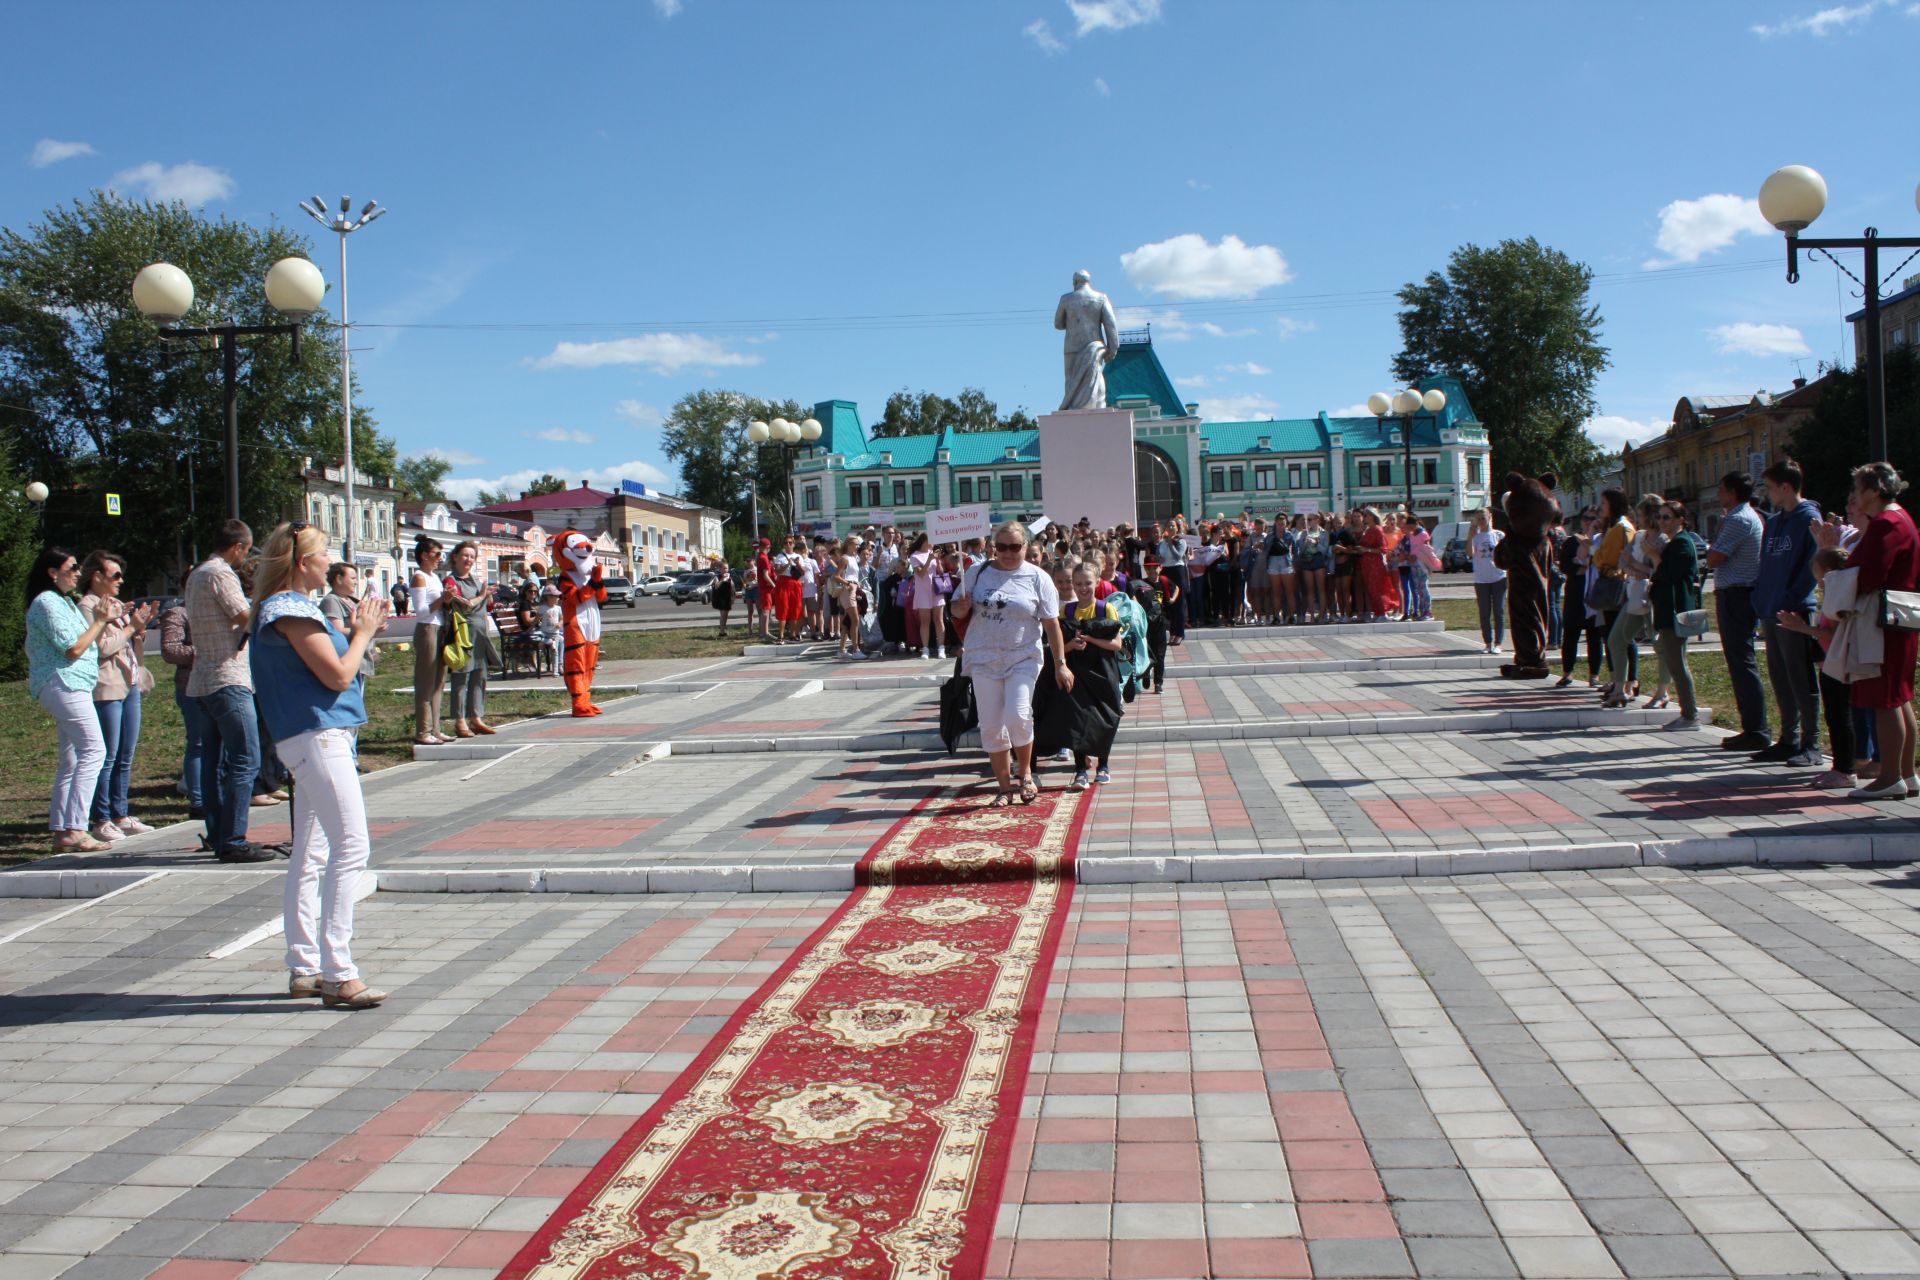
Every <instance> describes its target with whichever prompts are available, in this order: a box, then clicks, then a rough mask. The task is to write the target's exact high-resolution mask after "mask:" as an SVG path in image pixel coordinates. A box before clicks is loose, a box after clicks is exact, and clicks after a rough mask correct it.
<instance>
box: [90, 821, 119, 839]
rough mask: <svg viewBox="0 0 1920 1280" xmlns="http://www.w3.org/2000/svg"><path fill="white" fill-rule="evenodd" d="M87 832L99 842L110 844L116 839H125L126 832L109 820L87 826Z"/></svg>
mask: <svg viewBox="0 0 1920 1280" xmlns="http://www.w3.org/2000/svg"><path fill="white" fill-rule="evenodd" d="M87 834H88V835H90V836H92V837H93V838H94V839H95V840H98V841H99V842H100V843H101V844H112V843H113V842H114V841H116V840H125V839H126V838H127V833H126V832H124V831H122V830H121V829H120V828H118V827H116V826H114V825H113V824H112V823H111V822H106V821H101V822H96V823H94V824H93V825H92V826H91V827H88V828H87Z"/></svg>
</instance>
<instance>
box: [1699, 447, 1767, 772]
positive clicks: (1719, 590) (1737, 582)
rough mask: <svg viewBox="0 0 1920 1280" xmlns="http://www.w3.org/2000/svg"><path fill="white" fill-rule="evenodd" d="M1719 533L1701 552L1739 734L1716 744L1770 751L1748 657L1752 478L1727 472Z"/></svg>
mask: <svg viewBox="0 0 1920 1280" xmlns="http://www.w3.org/2000/svg"><path fill="white" fill-rule="evenodd" d="M1720 508H1721V510H1723V511H1724V512H1726V515H1725V516H1723V517H1722V518H1721V521H1720V529H1719V532H1717V533H1715V534H1714V535H1713V546H1712V547H1711V548H1709V549H1708V551H1707V568H1709V569H1711V570H1713V601H1714V606H1713V607H1714V617H1715V625H1716V626H1717V627H1718V628H1719V630H1720V652H1721V654H1722V655H1724V656H1725V657H1726V660H1727V680H1728V681H1729V683H1731V684H1732V685H1733V701H1734V705H1735V706H1736V707H1738V708H1739V711H1740V732H1739V733H1737V734H1735V735H1734V736H1733V737H1731V738H1725V739H1722V740H1721V743H1720V745H1721V746H1722V747H1725V748H1726V749H1727V750H1729V751H1747V752H1753V751H1764V750H1766V749H1767V748H1768V747H1769V746H1772V745H1773V737H1772V735H1771V733H1770V732H1769V731H1768V728H1767V695H1766V691H1765V688H1764V686H1763V685H1762V684H1761V683H1760V664H1759V662H1758V661H1756V660H1755V658H1754V654H1753V634H1754V627H1755V624H1756V623H1757V621H1758V619H1756V618H1755V616H1754V612H1753V584H1754V582H1755V581H1756V580H1757V579H1758V578H1759V576H1760V541H1761V537H1762V525H1761V522H1760V513H1759V512H1757V511H1755V510H1754V509H1753V477H1752V476H1750V475H1748V474H1747V473H1746V472H1744V471H1730V472H1728V473H1727V474H1726V475H1725V476H1723V477H1721V480H1720Z"/></svg>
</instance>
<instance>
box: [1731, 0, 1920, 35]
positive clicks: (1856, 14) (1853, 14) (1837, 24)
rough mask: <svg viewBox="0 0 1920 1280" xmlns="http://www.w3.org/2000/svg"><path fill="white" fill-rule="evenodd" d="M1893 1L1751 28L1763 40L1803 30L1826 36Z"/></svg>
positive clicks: (1875, 1)
mask: <svg viewBox="0 0 1920 1280" xmlns="http://www.w3.org/2000/svg"><path fill="white" fill-rule="evenodd" d="M1891 3H1892V0H1867V3H1865V4H1852V5H1834V6H1833V7H1832V8H1830V9H1821V10H1819V11H1817V12H1815V13H1808V14H1802V15H1801V16H1799V17H1797V18H1788V19H1786V20H1785V21H1783V22H1776V23H1772V24H1768V23H1764V22H1762V23H1758V24H1756V25H1755V26H1753V27H1751V28H1749V29H1750V30H1751V31H1752V32H1753V34H1755V35H1757V36H1759V37H1760V38H1761V39H1762V40H1771V39H1773V38H1774V37H1775V36H1790V35H1797V34H1799V33H1800V32H1802V31H1804V32H1806V33H1807V34H1808V35H1810V36H1826V35H1831V34H1832V33H1833V32H1836V31H1844V30H1846V29H1847V28H1848V27H1851V26H1852V25H1853V24H1854V23H1856V22H1859V21H1861V20H1863V19H1865V18H1870V17H1872V16H1873V11H1874V10H1875V9H1879V8H1883V7H1887V6H1888V5H1890V4H1891ZM1907 12H1908V13H1912V12H1913V10H1912V9H1909V10H1907Z"/></svg>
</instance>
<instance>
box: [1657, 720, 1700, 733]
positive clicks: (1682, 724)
mask: <svg viewBox="0 0 1920 1280" xmlns="http://www.w3.org/2000/svg"><path fill="white" fill-rule="evenodd" d="M1660 727H1661V728H1662V729H1665V730H1666V731H1667V732H1669V733H1687V732H1689V731H1691V730H1694V729H1698V728H1701V727H1702V726H1701V724H1700V720H1699V717H1697V716H1675V717H1674V718H1673V719H1671V720H1669V721H1667V722H1666V723H1665V724H1663V725H1661V726H1660Z"/></svg>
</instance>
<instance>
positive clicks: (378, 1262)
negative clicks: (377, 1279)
mask: <svg viewBox="0 0 1920 1280" xmlns="http://www.w3.org/2000/svg"><path fill="white" fill-rule="evenodd" d="M470 1234H472V1233H471V1232H467V1231H462V1230H460V1229H458V1228H455V1227H387V1228H385V1229H384V1230H381V1231H380V1232H379V1233H378V1234H377V1235H375V1236H374V1237H373V1238H372V1239H371V1240H369V1241H368V1242H367V1246H366V1248H364V1249H362V1250H361V1251H360V1252H359V1253H357V1254H355V1255H354V1256H353V1262H354V1264H355V1265H356V1266H363V1267H364V1266H394V1267H433V1266H438V1265H439V1264H440V1260H441V1259H442V1258H444V1257H446V1256H447V1255H448V1254H449V1253H451V1252H453V1250H454V1249H455V1248H456V1247H457V1246H458V1245H459V1244H460V1243H461V1242H462V1241H463V1240H465V1239H466V1238H467V1236H468V1235H470Z"/></svg>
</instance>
